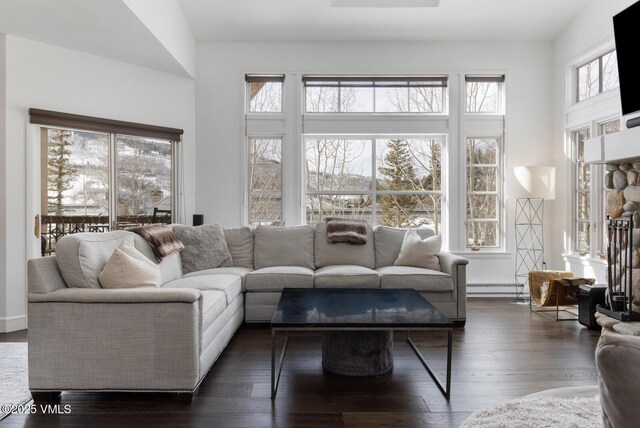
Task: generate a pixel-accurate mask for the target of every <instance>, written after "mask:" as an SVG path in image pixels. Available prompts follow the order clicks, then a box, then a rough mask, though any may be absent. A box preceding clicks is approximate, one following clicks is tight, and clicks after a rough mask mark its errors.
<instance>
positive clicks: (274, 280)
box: [244, 253, 313, 291]
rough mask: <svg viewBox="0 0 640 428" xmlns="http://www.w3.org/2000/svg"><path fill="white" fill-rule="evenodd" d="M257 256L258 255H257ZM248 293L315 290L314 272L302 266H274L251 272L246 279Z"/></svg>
mask: <svg viewBox="0 0 640 428" xmlns="http://www.w3.org/2000/svg"><path fill="white" fill-rule="evenodd" d="M256 254H257V253H256ZM244 287H245V289H246V290H247V291H282V289H284V288H313V271H312V270H311V269H309V268H306V267H301V266H272V267H267V268H262V269H258V270H254V271H251V272H249V273H248V274H247V276H246V277H245V279H244Z"/></svg>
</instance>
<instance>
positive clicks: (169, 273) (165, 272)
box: [133, 234, 182, 285]
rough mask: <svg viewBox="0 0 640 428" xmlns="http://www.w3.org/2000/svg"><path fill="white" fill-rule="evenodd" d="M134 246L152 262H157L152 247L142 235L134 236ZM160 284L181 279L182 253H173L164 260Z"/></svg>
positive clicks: (160, 265)
mask: <svg viewBox="0 0 640 428" xmlns="http://www.w3.org/2000/svg"><path fill="white" fill-rule="evenodd" d="M133 244H134V246H135V247H136V250H138V251H140V252H141V253H142V254H144V255H145V256H146V257H147V258H148V259H149V260H151V261H152V262H155V261H156V256H155V255H154V254H153V249H152V248H151V245H149V243H148V242H147V241H146V240H145V239H144V238H143V237H142V236H140V235H138V234H133ZM158 267H159V268H160V278H161V280H160V284H161V285H162V284H166V283H167V282H169V281H174V280H176V279H180V277H181V276H182V261H181V260H180V252H177V253H173V254H171V255H170V256H167V257H165V258H163V259H162V261H161V262H160V264H158Z"/></svg>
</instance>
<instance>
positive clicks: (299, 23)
mask: <svg viewBox="0 0 640 428" xmlns="http://www.w3.org/2000/svg"><path fill="white" fill-rule="evenodd" d="M144 1H148V2H149V5H152V4H153V3H152V2H156V1H157V2H158V3H156V4H155V6H154V7H155V8H154V7H141V8H134V9H144V11H145V12H147V13H148V14H150V16H147V17H146V18H153V19H155V20H158V21H159V23H156V24H158V25H157V26H159V28H163V29H166V30H167V32H168V33H176V32H177V31H178V30H181V31H182V32H183V33H184V32H186V35H188V37H186V38H187V39H191V37H190V35H189V34H188V33H189V28H187V25H186V24H185V25H184V27H183V28H182V27H181V28H176V26H175V22H176V21H175V20H172V19H171V18H172V17H173V15H171V14H174V13H180V12H179V11H180V8H182V10H183V12H184V15H185V17H186V20H187V23H188V26H189V27H190V28H191V31H192V32H193V35H194V36H195V40H196V41H260V42H269V41H273V42H289V41H291V42H295V41H298V42H349V41H356V42H357V41H361V42H369V41H375V42H380V41H383V42H384V41H390V42H392V41H429V40H433V41H445V40H446V41H513V40H519V41H522V40H534V41H550V40H553V39H554V38H555V37H556V36H557V35H558V34H559V33H560V32H561V31H562V29H563V28H564V27H565V26H566V25H567V23H568V22H569V21H570V20H571V19H572V18H573V17H574V16H576V15H577V14H578V13H579V12H580V10H581V8H583V7H585V5H586V4H587V3H589V2H592V1H603V0H441V2H440V6H439V7H436V8H431V7H430V8H395V7H392V8H389V7H385V8H362V7H357V8H352V7H333V8H332V7H330V3H331V0H162V2H160V0H136V1H132V0H0V33H7V34H12V35H15V36H19V37H24V38H27V39H31V40H37V41H40V42H44V43H48V44H52V45H56V46H61V47H65V48H69V49H75V50H79V51H83V52H87V53H91V54H94V55H99V56H102V57H106V58H111V59H115V60H118V61H123V62H127V63H130V64H137V65H141V66H144V67H149V68H153V69H156V70H162V71H166V72H169V73H174V74H178V75H182V76H185V77H191V74H190V73H189V72H188V71H187V70H188V68H185V65H184V64H181V63H180V62H179V61H178V60H177V59H176V56H174V55H173V54H172V52H170V51H169V50H168V49H167V47H170V46H168V45H165V43H166V41H162V40H159V39H158V34H154V32H153V31H151V30H150V29H149V28H148V27H147V25H145V19H143V17H141V16H137V15H136V12H134V11H133V10H132V8H131V7H130V6H127V3H128V2H131V3H137V4H138V5H142V6H148V5H146V4H145V3H144ZM163 5H164V6H165V9H166V10H169V11H170V12H167V13H169V15H168V16H167V15H166V13H165V14H164V15H163V14H162V13H160V11H159V9H158V8H159V7H161V6H163ZM168 6H175V7H170V8H168V9H167V7H168ZM166 10H165V12H166ZM153 19H152V20H153ZM147 21H149V19H147ZM178 21H179V20H178ZM182 22H183V23H184V20H182ZM156 33H157V32H156ZM185 46H186V45H185ZM185 49H188V47H187V48H185ZM191 49H192V48H191ZM174 53H175V52H174Z"/></svg>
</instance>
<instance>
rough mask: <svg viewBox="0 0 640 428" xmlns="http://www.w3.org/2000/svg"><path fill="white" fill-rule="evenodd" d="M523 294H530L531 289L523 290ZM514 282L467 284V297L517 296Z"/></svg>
mask: <svg viewBox="0 0 640 428" xmlns="http://www.w3.org/2000/svg"><path fill="white" fill-rule="evenodd" d="M523 291H524V293H523V296H529V290H523ZM515 296H516V287H515V285H514V284H496V283H492V284H467V297H504V298H515Z"/></svg>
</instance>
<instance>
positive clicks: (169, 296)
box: [28, 287, 202, 303]
mask: <svg viewBox="0 0 640 428" xmlns="http://www.w3.org/2000/svg"><path fill="white" fill-rule="evenodd" d="M201 295H202V293H201V292H200V291H198V290H194V289H187V288H183V289H175V288H171V289H170V288H166V289H163V288H151V287H149V288H121V289H108V290H107V289H97V288H62V289H59V290H56V291H53V292H51V293H44V294H40V293H29V296H28V298H29V302H30V303H42V302H68V303H193V302H196V301H197V300H198V299H199V298H200V296H201Z"/></svg>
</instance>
